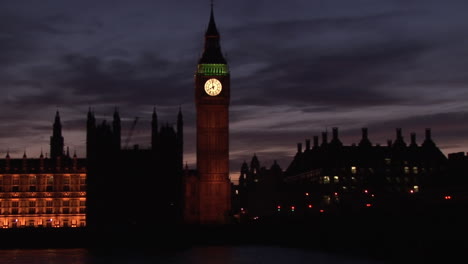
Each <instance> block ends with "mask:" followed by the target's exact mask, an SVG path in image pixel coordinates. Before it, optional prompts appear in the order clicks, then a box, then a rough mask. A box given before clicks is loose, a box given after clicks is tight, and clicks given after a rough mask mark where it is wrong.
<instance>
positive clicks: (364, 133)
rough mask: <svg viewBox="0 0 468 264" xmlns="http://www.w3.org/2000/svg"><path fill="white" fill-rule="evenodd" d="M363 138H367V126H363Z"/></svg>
mask: <svg viewBox="0 0 468 264" xmlns="http://www.w3.org/2000/svg"><path fill="white" fill-rule="evenodd" d="M362 139H367V128H366V127H363V128H362Z"/></svg>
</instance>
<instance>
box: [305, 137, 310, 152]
mask: <svg viewBox="0 0 468 264" xmlns="http://www.w3.org/2000/svg"><path fill="white" fill-rule="evenodd" d="M306 150H310V139H306Z"/></svg>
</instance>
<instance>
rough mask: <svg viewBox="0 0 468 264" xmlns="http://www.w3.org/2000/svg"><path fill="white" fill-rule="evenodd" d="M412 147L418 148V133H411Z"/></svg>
mask: <svg viewBox="0 0 468 264" xmlns="http://www.w3.org/2000/svg"><path fill="white" fill-rule="evenodd" d="M411 146H417V144H416V133H414V132H413V133H411Z"/></svg>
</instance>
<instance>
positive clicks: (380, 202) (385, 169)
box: [235, 127, 468, 221]
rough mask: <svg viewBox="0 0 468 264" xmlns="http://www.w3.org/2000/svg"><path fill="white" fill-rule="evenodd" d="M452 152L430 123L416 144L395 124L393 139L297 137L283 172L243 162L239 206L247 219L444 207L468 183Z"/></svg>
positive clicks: (335, 134) (255, 162) (365, 134)
mask: <svg viewBox="0 0 468 264" xmlns="http://www.w3.org/2000/svg"><path fill="white" fill-rule="evenodd" d="M449 156H450V157H451V159H448V158H447V157H446V156H445V155H444V154H443V153H442V151H441V150H440V149H439V148H438V147H437V145H436V144H435V143H434V141H433V140H432V136H431V130H430V129H426V131H425V138H424V141H423V142H422V144H417V142H416V134H415V133H411V136H410V142H409V143H407V142H406V141H405V140H404V137H403V135H402V130H401V128H397V129H396V137H395V139H394V140H388V142H387V145H386V146H381V145H379V144H373V143H372V141H371V140H370V138H369V136H368V131H367V128H363V129H362V137H361V139H360V141H359V143H358V144H352V145H350V146H345V145H343V143H342V142H341V140H340V139H339V136H338V128H336V127H335V128H333V130H332V136H331V139H330V140H328V134H327V132H323V133H322V135H321V141H319V137H318V136H314V137H313V142H312V144H311V141H310V140H309V139H307V140H306V141H305V148H303V144H302V143H298V144H297V152H296V155H295V156H294V158H293V159H292V161H291V163H290V164H289V165H288V167H287V168H286V170H284V172H283V171H281V169H279V168H278V167H277V166H275V164H274V165H273V166H272V168H271V169H270V170H266V169H265V168H262V169H261V168H260V166H259V161H258V159H257V157H256V156H255V155H254V157H253V158H252V161H251V163H250V167H249V166H248V165H247V163H246V162H244V163H243V164H242V167H241V174H240V178H239V186H237V187H236V190H237V192H238V193H237V195H236V196H235V197H236V203H237V204H238V207H237V208H236V212H237V214H239V215H240V216H241V217H243V218H244V220H249V221H252V220H254V219H258V218H259V217H260V218H263V219H267V220H278V219H280V218H283V217H289V218H290V219H292V218H295V217H296V218H301V217H302V218H308V217H315V216H317V215H319V214H323V213H327V214H344V213H349V214H359V213H368V212H369V211H370V210H373V212H381V213H383V212H387V213H388V212H393V213H404V212H407V211H406V210H428V211H429V210H432V209H434V208H432V209H431V206H434V205H437V206H439V205H441V203H443V202H444V199H445V198H444V197H447V196H448V195H447V194H450V193H451V194H455V190H458V193H461V192H462V190H463V189H464V187H462V186H466V179H465V180H464V181H465V182H463V181H462V180H461V179H462V178H466V177H463V176H462V175H459V174H460V173H462V172H463V171H468V170H466V168H468V167H467V166H466V165H467V164H468V163H467V162H466V160H468V159H466V156H464V154H463V153H461V154H460V153H458V154H456V155H455V154H452V155H449ZM456 157H458V158H456ZM265 175H268V177H265ZM279 175H281V176H279ZM455 175H457V176H455ZM457 177H458V179H459V180H458V181H457V180H456V179H457ZM279 178H280V179H281V180H278V179H279ZM265 179H268V180H265ZM457 183H460V184H457ZM454 186H458V188H454ZM272 193H274V195H272ZM270 197H272V198H270ZM458 199H460V196H459V198H458ZM273 201H275V202H273ZM410 206H412V207H410ZM405 207H408V208H406V209H405ZM410 208H411V209H410ZM267 220H265V221H267Z"/></svg>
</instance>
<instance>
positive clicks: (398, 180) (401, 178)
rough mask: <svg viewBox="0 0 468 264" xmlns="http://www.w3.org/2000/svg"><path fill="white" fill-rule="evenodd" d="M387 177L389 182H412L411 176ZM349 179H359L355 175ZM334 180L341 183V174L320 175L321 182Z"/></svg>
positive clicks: (328, 182) (352, 180) (325, 182)
mask: <svg viewBox="0 0 468 264" xmlns="http://www.w3.org/2000/svg"><path fill="white" fill-rule="evenodd" d="M343 178H344V177H342V179H343ZM385 178H386V180H387V182H397V183H400V182H402V181H404V182H410V178H408V177H385ZM349 179H350V180H351V182H357V179H356V177H354V176H352V177H350V178H349ZM349 179H348V182H349ZM413 180H414V179H413ZM332 182H333V183H339V182H340V177H339V176H333V177H330V176H322V177H320V183H321V184H330V183H332Z"/></svg>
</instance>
